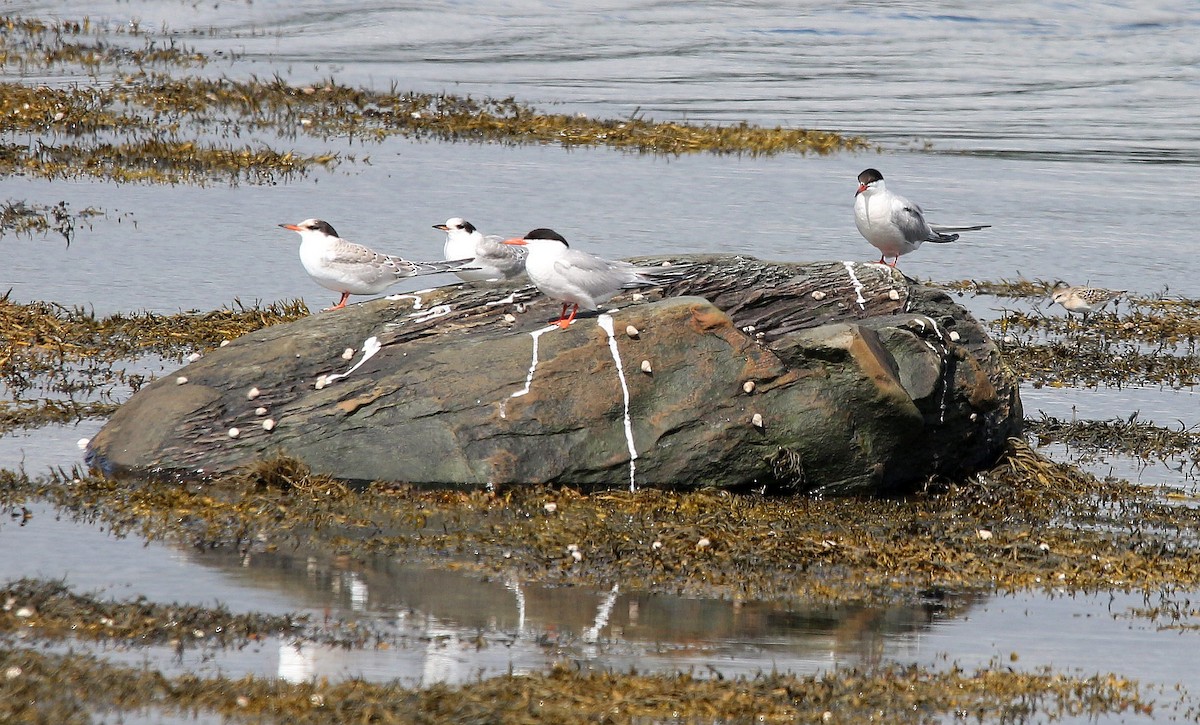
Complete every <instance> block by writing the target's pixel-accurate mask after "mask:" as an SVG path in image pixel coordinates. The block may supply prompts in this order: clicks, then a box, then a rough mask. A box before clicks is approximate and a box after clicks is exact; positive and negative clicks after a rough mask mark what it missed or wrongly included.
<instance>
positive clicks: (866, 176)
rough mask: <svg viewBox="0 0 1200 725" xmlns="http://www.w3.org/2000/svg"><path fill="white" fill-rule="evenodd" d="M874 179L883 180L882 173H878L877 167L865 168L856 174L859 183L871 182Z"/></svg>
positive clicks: (874, 180)
mask: <svg viewBox="0 0 1200 725" xmlns="http://www.w3.org/2000/svg"><path fill="white" fill-rule="evenodd" d="M876 181H883V174H881V173H879V169H867V170H866V171H864V172H862V173H861V174H859V175H858V183H860V184H872V183H874V182H876Z"/></svg>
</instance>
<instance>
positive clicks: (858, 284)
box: [842, 262, 867, 310]
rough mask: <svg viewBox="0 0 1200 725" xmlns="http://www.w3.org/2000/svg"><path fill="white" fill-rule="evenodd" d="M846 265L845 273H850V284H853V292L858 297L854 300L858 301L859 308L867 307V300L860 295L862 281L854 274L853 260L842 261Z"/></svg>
mask: <svg viewBox="0 0 1200 725" xmlns="http://www.w3.org/2000/svg"><path fill="white" fill-rule="evenodd" d="M842 264H844V265H846V273H847V274H849V275H850V284H852V285H854V294H855V295H857V296H858V299H856V300H854V301H855V302H857V303H858V307H859V309H861V310H865V309H867V300H866V299H865V298H864V297H863V296H862V291H863V283H862V282H860V281H858V275H856V274H854V262H842Z"/></svg>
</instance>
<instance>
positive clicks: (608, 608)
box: [583, 584, 621, 643]
mask: <svg viewBox="0 0 1200 725" xmlns="http://www.w3.org/2000/svg"><path fill="white" fill-rule="evenodd" d="M620 591H621V585H620V584H613V586H612V589H611V590H610V591H609V592H608V596H606V597H605V598H604V601H602V602H600V606H599V608H597V609H596V621H594V622H592V626H590V627H588V628H587V629H585V630H583V641H584V642H589V643H594V642H596V641H598V640H599V639H600V630H602V629H604V628H605V627H607V626H608V618H609V617H610V616H612V610H613V605H614V604H616V603H617V594H618V593H619V592H620Z"/></svg>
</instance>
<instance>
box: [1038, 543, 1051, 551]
mask: <svg viewBox="0 0 1200 725" xmlns="http://www.w3.org/2000/svg"><path fill="white" fill-rule="evenodd" d="M1038 549H1040V550H1042V551H1050V545H1049V544H1047V543H1046V542H1044V541H1043V542H1042V543H1040V544H1038Z"/></svg>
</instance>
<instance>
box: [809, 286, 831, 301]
mask: <svg viewBox="0 0 1200 725" xmlns="http://www.w3.org/2000/svg"><path fill="white" fill-rule="evenodd" d="M810 296H811V297H812V298H813V299H814V300H816V301H817V302H820V301H821V300H823V299H825V298H826V297H828V295H826V294H825V293H824V292H822V291H821V290H819V289H815V290H813V291H812V295H810Z"/></svg>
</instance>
